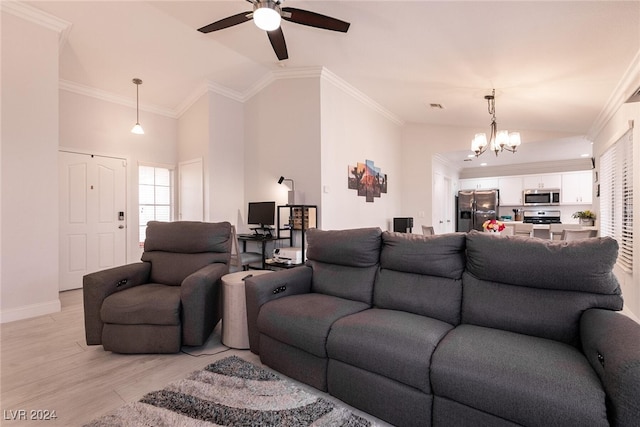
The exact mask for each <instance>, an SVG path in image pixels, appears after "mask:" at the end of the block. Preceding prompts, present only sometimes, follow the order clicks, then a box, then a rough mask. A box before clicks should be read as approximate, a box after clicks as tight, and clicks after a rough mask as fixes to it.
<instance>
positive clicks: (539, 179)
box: [523, 173, 562, 190]
mask: <svg viewBox="0 0 640 427" xmlns="http://www.w3.org/2000/svg"><path fill="white" fill-rule="evenodd" d="M523 186H524V189H525V190H531V189H534V188H561V187H562V176H561V175H560V174H555V173H554V174H543V175H525V176H524V178H523Z"/></svg>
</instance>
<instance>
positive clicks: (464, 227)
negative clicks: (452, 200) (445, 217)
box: [456, 190, 499, 232]
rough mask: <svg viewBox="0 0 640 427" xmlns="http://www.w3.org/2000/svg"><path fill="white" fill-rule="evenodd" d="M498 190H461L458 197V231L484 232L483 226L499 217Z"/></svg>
mask: <svg viewBox="0 0 640 427" xmlns="http://www.w3.org/2000/svg"><path fill="white" fill-rule="evenodd" d="M498 200H499V198H498V190H461V191H458V197H457V217H456V224H457V225H456V230H457V231H463V232H467V231H471V230H479V231H482V224H483V223H484V222H485V221H486V220H488V219H497V217H498Z"/></svg>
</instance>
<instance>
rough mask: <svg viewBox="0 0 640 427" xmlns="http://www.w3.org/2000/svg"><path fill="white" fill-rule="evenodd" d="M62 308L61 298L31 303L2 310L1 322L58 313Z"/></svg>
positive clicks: (0, 311)
mask: <svg viewBox="0 0 640 427" xmlns="http://www.w3.org/2000/svg"><path fill="white" fill-rule="evenodd" d="M60 309H61V305H60V300H59V299H58V298H56V299H55V300H53V301H48V302H42V303H39V304H30V305H25V306H22V307H18V308H11V309H8V310H0V323H8V322H15V321H16V320H23V319H30V318H32V317H37V316H44V315H46V314H51V313H58V312H59V311H60Z"/></svg>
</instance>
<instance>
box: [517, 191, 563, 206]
mask: <svg viewBox="0 0 640 427" xmlns="http://www.w3.org/2000/svg"><path fill="white" fill-rule="evenodd" d="M522 201H523V202H524V205H525V206H556V205H559V204H560V190H558V189H553V190H550V189H546V188H535V189H532V190H524V191H523V192H522Z"/></svg>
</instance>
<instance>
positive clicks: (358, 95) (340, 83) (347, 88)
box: [322, 67, 405, 126]
mask: <svg viewBox="0 0 640 427" xmlns="http://www.w3.org/2000/svg"><path fill="white" fill-rule="evenodd" d="M322 77H323V78H324V79H325V80H326V81H328V82H330V83H332V84H333V85H334V86H336V87H337V88H339V89H342V91H344V92H345V93H346V94H348V95H351V96H352V97H354V98H355V99H357V100H359V101H360V102H362V103H363V104H365V105H368V106H369V107H371V108H372V109H373V110H375V111H377V112H378V113H380V114H382V115H383V116H385V117H386V118H387V119H389V120H391V121H392V122H393V123H395V124H397V125H398V126H404V124H405V122H404V121H403V120H402V119H400V118H399V117H398V116H396V115H395V114H393V113H392V112H391V111H389V110H387V109H386V108H384V107H383V106H382V105H380V104H378V103H377V102H376V101H374V100H373V99H371V98H370V97H368V96H367V95H365V94H364V93H363V92H361V91H359V90H358V89H356V88H355V87H353V86H351V85H350V84H349V83H347V82H346V81H344V80H342V79H341V78H340V77H338V76H337V75H335V74H334V73H332V72H331V71H329V70H328V69H326V68H324V67H323V68H322Z"/></svg>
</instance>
